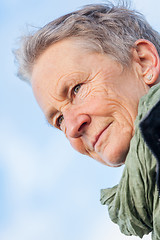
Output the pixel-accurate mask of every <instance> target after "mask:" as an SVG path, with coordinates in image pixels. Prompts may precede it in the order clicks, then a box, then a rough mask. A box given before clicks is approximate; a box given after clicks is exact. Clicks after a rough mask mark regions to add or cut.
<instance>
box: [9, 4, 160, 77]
mask: <svg viewBox="0 0 160 240" xmlns="http://www.w3.org/2000/svg"><path fill="white" fill-rule="evenodd" d="M67 38H72V39H73V38H74V39H78V40H80V41H81V42H82V45H83V46H84V47H85V48H88V50H91V51H95V52H101V53H105V54H109V55H111V56H113V57H114V58H115V59H116V60H117V61H118V62H120V63H121V64H122V65H123V66H129V64H130V63H131V59H132V55H131V49H132V48H134V47H135V44H134V43H135V42H136V41H137V40H138V39H142V38H143V39H147V40H149V41H151V42H152V43H153V44H154V45H155V47H156V48H157V51H158V53H159V54H160V35H159V33H158V32H157V31H155V30H154V29H153V28H152V27H151V26H150V25H149V24H148V22H147V21H146V20H145V18H144V16H143V15H142V14H140V13H139V12H137V11H135V10H130V9H129V8H128V7H127V6H124V5H121V6H119V5H117V6H114V5H113V4H111V3H110V4H91V5H87V6H84V7H83V8H81V9H80V10H78V11H74V12H71V13H69V14H66V15H64V16H62V17H60V18H58V19H56V20H54V21H52V22H50V23H48V24H47V25H45V26H44V27H42V28H40V29H39V30H37V31H36V32H34V33H30V34H28V35H27V36H23V37H22V38H21V41H20V47H19V49H17V50H15V51H14V54H15V57H16V60H17V62H18V65H19V68H18V76H19V77H20V78H21V79H23V80H27V81H30V78H31V74H32V69H33V66H34V64H35V62H36V60H37V59H38V57H39V56H40V55H41V54H42V53H43V52H44V51H45V50H46V49H47V48H48V47H49V46H51V45H52V44H54V43H56V42H58V41H61V40H63V39H67Z"/></svg>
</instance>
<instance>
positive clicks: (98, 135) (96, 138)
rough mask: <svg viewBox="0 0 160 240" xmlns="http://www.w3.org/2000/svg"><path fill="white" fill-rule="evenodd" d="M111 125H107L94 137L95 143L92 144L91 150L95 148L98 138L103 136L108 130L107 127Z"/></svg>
mask: <svg viewBox="0 0 160 240" xmlns="http://www.w3.org/2000/svg"><path fill="white" fill-rule="evenodd" d="M110 125H111V123H109V124H108V125H107V126H106V127H105V128H104V129H103V130H102V131H101V132H100V133H99V134H97V135H96V137H95V141H94V142H93V148H95V145H96V144H97V142H98V140H99V138H100V137H101V135H102V134H103V132H104V131H105V130H106V129H108V127H109V126H110Z"/></svg>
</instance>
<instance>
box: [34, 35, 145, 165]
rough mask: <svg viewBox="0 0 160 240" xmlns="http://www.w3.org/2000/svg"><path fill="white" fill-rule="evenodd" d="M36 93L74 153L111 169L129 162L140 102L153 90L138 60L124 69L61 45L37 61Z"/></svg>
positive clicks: (105, 57)
mask: <svg viewBox="0 0 160 240" xmlns="http://www.w3.org/2000/svg"><path fill="white" fill-rule="evenodd" d="M32 88H33V92H34V95H35V97H36V99H37V101H38V103H39V105H40V107H41V108H42V110H43V112H44V114H45V116H46V118H47V120H48V122H49V123H50V124H51V125H53V126H55V127H57V128H58V129H60V130H62V131H63V132H64V133H65V135H66V137H67V138H68V140H69V141H70V143H71V145H72V146H73V148H74V149H76V150H77V151H78V152H80V153H82V154H86V155H89V156H90V157H92V158H94V159H96V160H98V161H100V162H102V163H104V164H106V165H109V166H113V167H115V166H120V165H122V164H123V163H124V162H125V159H126V155H127V153H128V149H129V145H130V140H131V138H132V136H133V135H134V121H135V118H136V115H137V108H138V103H139V100H140V98H141V97H142V96H143V95H144V94H146V93H147V91H148V89H149V87H148V86H147V85H146V84H145V82H144V81H143V74H142V70H141V66H140V64H139V63H138V62H137V61H136V60H135V61H134V60H133V62H132V65H131V66H130V67H129V69H124V68H123V67H122V65H121V64H120V63H118V62H117V61H115V60H114V59H113V58H112V57H111V56H108V55H106V54H100V53H94V52H89V51H87V50H84V49H83V48H81V47H79V46H77V45H76V43H75V42H74V40H71V39H70V40H63V41H60V42H58V43H56V44H54V45H52V46H50V47H49V48H48V49H47V50H46V51H45V52H44V53H42V55H41V56H40V57H39V58H38V59H37V61H36V63H35V65H34V67H33V72H32Z"/></svg>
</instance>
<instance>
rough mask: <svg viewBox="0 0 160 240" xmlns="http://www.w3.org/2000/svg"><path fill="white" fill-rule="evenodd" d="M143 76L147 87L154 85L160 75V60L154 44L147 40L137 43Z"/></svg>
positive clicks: (140, 40)
mask: <svg viewBox="0 0 160 240" xmlns="http://www.w3.org/2000/svg"><path fill="white" fill-rule="evenodd" d="M135 47H136V54H137V58H138V62H139V64H140V67H141V75H142V77H143V80H144V82H145V83H146V84H147V85H154V84H155V83H156V81H157V79H158V77H159V74H160V59H159V55H158V52H157V50H156V48H155V46H154V44H153V43H151V42H150V41H148V40H145V39H139V40H137V41H136V42H135Z"/></svg>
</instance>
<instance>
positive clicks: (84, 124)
mask: <svg viewBox="0 0 160 240" xmlns="http://www.w3.org/2000/svg"><path fill="white" fill-rule="evenodd" d="M63 116H64V122H65V128H66V135H67V136H68V137H71V138H78V137H81V136H82V135H84V133H85V132H86V130H87V128H88V126H89V124H90V123H91V118H90V116H89V115H88V114H85V113H78V112H77V111H76V110H75V111H74V110H73V111H66V112H65V113H63Z"/></svg>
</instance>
